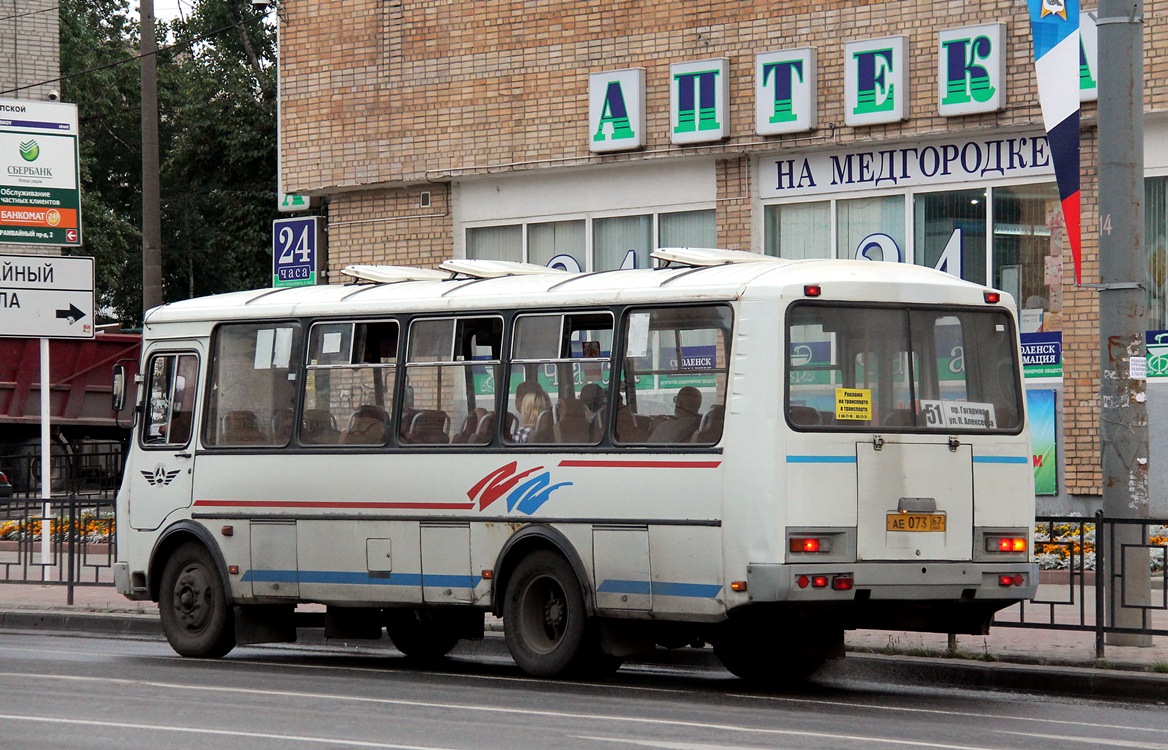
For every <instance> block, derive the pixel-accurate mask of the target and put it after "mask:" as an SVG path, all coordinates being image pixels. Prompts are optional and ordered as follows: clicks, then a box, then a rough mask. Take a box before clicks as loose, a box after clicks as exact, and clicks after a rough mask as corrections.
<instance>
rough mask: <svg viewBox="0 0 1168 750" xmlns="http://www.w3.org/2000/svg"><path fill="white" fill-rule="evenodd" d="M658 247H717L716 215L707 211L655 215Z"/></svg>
mask: <svg viewBox="0 0 1168 750" xmlns="http://www.w3.org/2000/svg"><path fill="white" fill-rule="evenodd" d="M657 245H658V246H659V247H717V246H718V227H717V215H716V213H715V212H714V211H713V210H712V209H711V210H708V211H678V212H676V213H670V214H660V215H659V216H658V217H657Z"/></svg>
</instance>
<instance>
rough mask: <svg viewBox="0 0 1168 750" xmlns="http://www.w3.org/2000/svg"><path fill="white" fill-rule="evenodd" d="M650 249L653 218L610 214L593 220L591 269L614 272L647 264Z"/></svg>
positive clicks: (645, 215)
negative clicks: (630, 257)
mask: <svg viewBox="0 0 1168 750" xmlns="http://www.w3.org/2000/svg"><path fill="white" fill-rule="evenodd" d="M652 248H653V217H652V216H650V215H648V214H642V215H640V216H612V217H609V218H606V219H595V220H593V222H592V270H594V271H613V270H616V269H618V268H622V267H625V268H628V267H631V266H632V262H631V261H630V260H629V256H630V255H631V256H632V257H633V258H634V259H635V263H636V265H635V266H633V267H636V268H648V267H649V252H650V250H652Z"/></svg>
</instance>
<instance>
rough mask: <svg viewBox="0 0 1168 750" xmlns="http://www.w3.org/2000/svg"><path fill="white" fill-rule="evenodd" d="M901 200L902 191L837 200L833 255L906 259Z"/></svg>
mask: <svg viewBox="0 0 1168 750" xmlns="http://www.w3.org/2000/svg"><path fill="white" fill-rule="evenodd" d="M904 201H905V196H903V195H885V196H881V197H878V198H854V199H852V200H842V201H837V202H836V207H835V218H836V243H837V244H836V247H837V248H838V253H837V256H836V257H839V258H857V257H864V258H867V259H869V260H889V261H896V260H902V261H903V260H906V258H905V242H904Z"/></svg>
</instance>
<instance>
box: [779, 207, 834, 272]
mask: <svg viewBox="0 0 1168 750" xmlns="http://www.w3.org/2000/svg"><path fill="white" fill-rule="evenodd" d="M763 222H764V223H765V224H766V228H765V235H766V253H767V255H775V256H778V257H780V258H792V259H796V260H798V259H803V258H830V257H831V202H830V201H819V202H816V203H789V204H786V205H778V206H767V207H766V209H765V210H764V212H763Z"/></svg>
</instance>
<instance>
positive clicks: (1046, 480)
mask: <svg viewBox="0 0 1168 750" xmlns="http://www.w3.org/2000/svg"><path fill="white" fill-rule="evenodd" d="M1057 397H1058V394H1057V392H1056V391H1053V390H1049V391H1048V390H1041V391H1032V390H1028V391H1026V407H1027V410H1028V411H1029V412H1030V452H1031V454H1032V455H1033V460H1034V494H1036V495H1057V494H1058V453H1057V447H1058V436H1057V434H1056V433H1055V399H1056V398H1057Z"/></svg>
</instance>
